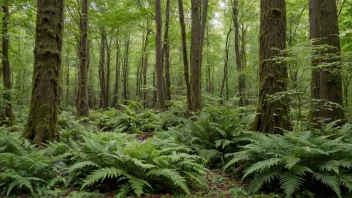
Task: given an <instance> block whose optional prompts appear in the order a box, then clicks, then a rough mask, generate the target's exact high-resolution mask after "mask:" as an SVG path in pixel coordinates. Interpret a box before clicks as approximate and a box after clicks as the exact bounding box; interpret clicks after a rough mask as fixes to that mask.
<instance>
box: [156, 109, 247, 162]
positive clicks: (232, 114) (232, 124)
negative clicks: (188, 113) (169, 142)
mask: <svg viewBox="0 0 352 198" xmlns="http://www.w3.org/2000/svg"><path fill="white" fill-rule="evenodd" d="M192 119H193V120H195V121H192ZM184 123H185V124H184V126H182V127H173V128H169V131H166V132H162V133H159V134H158V136H159V137H160V138H164V139H166V138H171V139H173V140H175V141H177V142H179V143H183V144H185V145H187V146H190V147H191V148H192V149H194V150H195V151H196V153H197V154H198V155H199V156H201V157H203V158H205V159H206V160H207V164H208V166H210V167H214V166H217V165H219V164H221V162H223V160H224V159H223V158H224V155H225V154H226V153H232V152H234V151H235V150H236V144H235V142H233V141H232V140H233V139H234V138H235V137H237V136H239V135H240V134H241V133H242V128H243V126H244V125H245V124H244V122H243V120H242V119H241V113H239V112H238V111H235V110H232V109H227V108H220V107H218V108H206V109H205V110H203V111H202V112H200V114H199V116H194V117H192V118H190V119H184Z"/></svg>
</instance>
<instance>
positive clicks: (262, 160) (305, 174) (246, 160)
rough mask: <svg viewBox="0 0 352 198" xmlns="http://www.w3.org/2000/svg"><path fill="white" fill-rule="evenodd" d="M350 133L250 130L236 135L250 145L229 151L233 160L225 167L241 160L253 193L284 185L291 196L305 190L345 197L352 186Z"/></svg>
mask: <svg viewBox="0 0 352 198" xmlns="http://www.w3.org/2000/svg"><path fill="white" fill-rule="evenodd" d="M347 137H348V136H341V135H334V134H333V135H325V136H324V135H321V134H320V135H314V134H313V133H312V132H309V131H306V132H287V133H285V134H284V135H266V134H262V133H257V132H249V133H247V134H246V136H245V137H240V138H236V141H235V142H237V143H242V144H243V143H246V145H245V146H242V147H241V150H240V151H238V152H235V153H232V154H227V158H228V159H229V162H228V163H227V164H226V166H225V167H224V168H225V169H227V168H229V167H231V166H233V165H234V164H237V165H239V166H240V167H241V168H242V169H244V172H243V173H244V175H243V179H245V178H248V177H250V178H251V182H250V184H249V186H248V191H249V192H250V193H257V192H258V191H260V190H264V191H265V190H269V191H276V190H277V189H281V190H283V191H284V193H285V194H286V196H287V197H291V196H293V195H295V194H298V193H300V192H303V191H306V192H308V193H309V192H311V193H316V194H318V195H320V196H321V195H322V194H329V193H335V195H336V196H337V197H342V194H343V192H345V190H346V189H347V192H350V191H351V190H352V177H351V176H352V170H351V168H352V144H351V143H348V142H346V141H345V140H346V138H347ZM268 184H270V188H267V189H266V187H269V185H268ZM322 187H323V188H322ZM324 187H325V188H324Z"/></svg>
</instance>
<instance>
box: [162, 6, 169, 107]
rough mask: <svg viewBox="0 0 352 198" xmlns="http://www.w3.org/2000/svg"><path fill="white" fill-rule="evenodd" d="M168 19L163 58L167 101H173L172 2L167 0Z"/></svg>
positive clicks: (166, 18)
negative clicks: (171, 53) (171, 69)
mask: <svg viewBox="0 0 352 198" xmlns="http://www.w3.org/2000/svg"><path fill="white" fill-rule="evenodd" d="M165 13H166V17H165V32H164V46H163V58H164V61H163V62H164V65H165V81H166V83H165V91H166V100H171V76H170V66H171V63H170V42H169V26H170V0H166V11H165Z"/></svg>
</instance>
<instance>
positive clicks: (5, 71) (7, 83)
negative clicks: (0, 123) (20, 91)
mask: <svg viewBox="0 0 352 198" xmlns="http://www.w3.org/2000/svg"><path fill="white" fill-rule="evenodd" d="M8 5H9V1H8V0H5V1H4V4H3V5H2V11H3V12H4V16H3V17H2V75H3V81H4V89H5V90H4V93H3V96H4V101H5V117H6V118H7V119H9V120H10V123H8V124H9V125H11V124H12V122H13V120H14V115H13V111H12V105H11V95H10V91H11V68H10V61H9V35H8V32H9V31H8V26H9V17H10V12H9V7H8Z"/></svg>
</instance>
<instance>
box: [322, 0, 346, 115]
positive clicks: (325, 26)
mask: <svg viewBox="0 0 352 198" xmlns="http://www.w3.org/2000/svg"><path fill="white" fill-rule="evenodd" d="M319 16H320V20H319V22H320V44H321V45H326V46H328V47H327V48H326V49H323V50H321V55H322V58H321V63H323V65H324V67H325V68H324V69H323V70H322V71H321V72H320V82H319V86H320V89H319V96H320V99H321V100H322V101H323V102H324V105H323V107H324V108H322V109H320V110H319V112H318V117H319V118H324V120H325V122H332V121H337V120H342V122H345V115H344V112H343V109H342V106H343V99H342V77H341V65H340V64H341V63H340V61H341V58H340V56H339V55H340V51H341V48H340V37H339V25H338V19H337V5H336V1H335V0H319Z"/></svg>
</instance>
